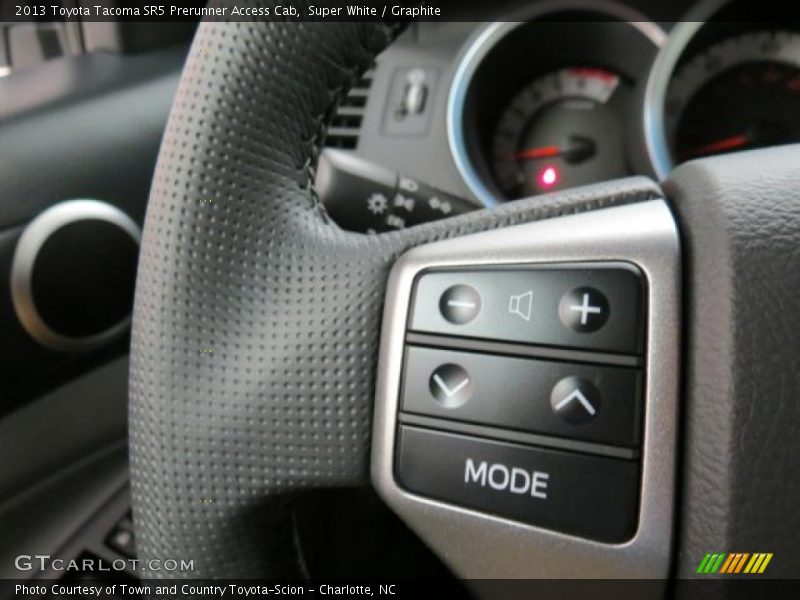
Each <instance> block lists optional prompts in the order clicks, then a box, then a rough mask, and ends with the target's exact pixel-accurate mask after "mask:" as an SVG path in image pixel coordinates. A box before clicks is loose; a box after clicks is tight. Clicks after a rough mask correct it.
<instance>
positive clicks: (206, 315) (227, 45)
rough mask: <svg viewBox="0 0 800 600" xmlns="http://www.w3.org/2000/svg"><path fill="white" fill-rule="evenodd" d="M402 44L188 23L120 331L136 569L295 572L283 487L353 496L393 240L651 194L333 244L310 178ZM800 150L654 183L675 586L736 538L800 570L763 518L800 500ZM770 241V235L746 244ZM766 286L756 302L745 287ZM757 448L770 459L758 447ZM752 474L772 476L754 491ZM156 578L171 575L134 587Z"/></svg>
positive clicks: (281, 26) (637, 192)
mask: <svg viewBox="0 0 800 600" xmlns="http://www.w3.org/2000/svg"><path fill="white" fill-rule="evenodd" d="M396 32H397V29H394V28H389V27H386V26H384V25H381V24H375V23H324V24H321V23H283V22H269V23H266V22H253V23H248V22H236V23H213V22H205V23H203V24H202V25H201V26H200V28H199V30H198V32H197V35H196V38H195V41H194V44H193V47H192V51H191V53H190V55H189V58H188V61H187V64H186V67H185V70H184V74H183V77H182V80H181V83H180V86H179V89H178V92H177V96H176V99H175V103H174V106H173V110H172V112H171V115H170V118H169V122H168V125H167V129H166V133H165V137H164V140H163V144H162V148H161V152H160V155H159V159H158V164H157V168H156V175H155V179H154V184H153V189H152V192H151V197H150V201H149V205H148V211H147V218H146V223H145V227H144V235H143V240H142V247H141V257H140V263H139V275H138V280H137V291H136V301H135V309H134V319H133V335H132V347H131V380H130V381H131V385H130V456H131V482H132V493H133V508H134V520H135V527H136V534H137V550H138V552H139V555H140V558H141V559H142V560H143V561H145V562H144V564H146V561H147V560H148V559H151V558H161V559H164V558H176V557H177V558H181V557H186V558H191V559H193V560H194V571H193V572H191V573H182V574H181V575H183V576H185V577H193V578H205V577H227V578H238V577H242V578H253V577H285V576H292V575H297V574H299V573H300V569H299V565H298V562H297V559H296V553H295V552H293V551H292V548H293V545H294V538H293V533H292V524H291V519H290V515H291V503H292V500H293V498H294V497H295V495H296V494H298V493H302V492H303V491H304V490H308V489H312V488H322V487H345V486H355V485H364V484H367V483H368V481H369V475H368V473H369V446H370V434H371V413H372V402H373V393H374V381H375V374H376V362H377V352H378V340H379V333H380V323H381V311H382V306H383V301H384V298H383V296H384V291H385V285H386V279H387V276H388V272H389V269H390V267H391V265H392V264H393V262H394V261H395V259H396V258H397V257H398V256H399V255H400V254H401V253H402V252H404V251H405V250H406V249H409V248H411V247H414V246H416V245H419V244H423V243H426V242H430V241H434V240H439V239H444V238H448V237H456V236H460V235H465V234H469V233H473V232H478V231H484V230H488V229H494V228H501V227H505V226H508V225H512V224H517V223H523V222H528V221H534V220H539V219H547V218H553V217H558V216H563V215H567V214H573V213H576V212H582V211H590V210H595V209H599V208H605V207H611V206H617V205H621V204H627V203H633V202H640V201H646V200H652V199H658V198H661V197H662V193H661V191H660V189H659V187H658V186H657V185H655V184H654V183H652V182H651V181H649V180H647V179H645V178H631V179H625V180H619V181H615V182H610V183H606V184H600V185H596V186H590V187H586V188H578V189H573V190H568V191H566V192H562V193H558V194H552V195H548V196H544V197H538V198H536V199H530V200H522V201H517V202H513V203H508V204H506V205H503V206H501V207H499V208H497V209H495V210H492V211H477V212H474V213H470V214H468V215H464V216H461V217H456V218H452V219H447V220H444V221H439V222H435V223H431V224H428V225H424V226H420V227H415V228H411V229H408V230H404V231H399V232H395V233H389V234H382V235H378V236H364V235H358V234H353V233H347V232H344V231H342V230H341V229H339V228H338V227H337V226H336V225H335V224H334V223H332V222H331V221H330V219H328V217H327V215H326V214H325V211H324V209H323V207H322V206H321V205H320V203H319V201H318V199H317V197H316V195H315V193H314V189H313V168H314V164H315V161H316V158H317V157H318V155H319V152H320V149H321V143H322V141H323V139H324V131H325V126H326V123H327V120H328V117H329V116H330V115H331V113H332V111H333V109H334V108H335V106H336V103H337V102H338V100H339V99H340V98H341V97H342V96H343V94H344V93H346V91H347V89H348V87H349V86H350V84H351V83H352V82H353V80H354V78H355V77H356V76H357V75H358V73H359V72H361V71H362V70H363V69H365V68H367V67H368V66H369V65H370V64H371V63H372V61H373V59H374V57H375V55H376V54H377V53H378V52H380V51H381V50H382V49H383V48H384V47H385V45H386V44H388V43H389V42H390V41H391V39H392V37H393V35H394V34H395V33H396ZM799 156H800V152H797V149H796V147H795V148H794V149H792V148H791V147H790V148H788V149H786V148H783V149H774V150H768V151H763V152H754V153H747V154H746V155H741V156H739V157H736V158H733V159H730V158H717V159H711V160H706V161H699V162H696V163H692V164H690V165H687V166H686V167H683V168H681V169H679V170H678V171H677V172H676V173H675V174H674V175H673V176H672V177H671V180H670V181H668V182H667V183H666V185H665V188H666V189H667V190H668V191H669V192H670V196H671V197H672V200H673V202H674V207H675V210H676V212H677V214H678V216H679V217H680V219H681V221H682V224H683V231H682V233H683V235H684V241H685V245H686V265H685V266H686V270H687V274H688V275H687V281H688V283H689V284H690V285H688V286H687V289H688V295H687V311H688V316H689V319H687V320H688V322H689V324H690V326H691V329H690V330H691V335H690V336H689V337H688V343H687V347H686V348H685V351H686V355H687V359H686V365H687V372H688V378H689V379H688V383H687V388H686V390H685V392H686V393H685V396H686V398H685V407H684V408H685V415H686V417H685V422H684V439H683V450H684V454H685V456H686V457H687V458H686V460H685V462H684V463H683V465H682V470H683V474H682V494H681V500H680V502H679V505H680V506H682V513H683V517H682V519H681V521H680V522H679V524H678V540H677V546H678V548H679V556H678V564H677V568H678V570H677V574H678V575H679V576H688V575H690V574H691V572H692V571H693V568H694V567H693V565H696V562H697V561H699V558H698V557H697V554H698V553H700V557H702V553H703V552H710V551H741V550H744V551H747V550H748V548H744V547H742V545H744V544H749V543H752V544H754V545H755V546H758V547H754V548H752V550H751V551H770V552H772V551H773V548H778V549H779V550H780V552H781V555H782V556H783V557H784V559H785V562H783V563H781V562H780V561H775V565H774V571H775V572H778V573H780V572H783V573H795V574H796V573H797V572H798V564H797V561H798V558H796V557H798V556H800V553H798V552H796V549H797V544H798V542H797V540H796V536H794V535H792V529H791V527H788V528H787V527H784V526H783V524H782V523H778V522H776V521H775V520H769V519H768V518H767V517H768V515H769V507H773V508H775V509H776V510H787V508H788V507H790V506H793V504H792V503H793V502H795V499H796V498H798V497H800V478H797V477H793V474H796V473H794V469H793V466H792V465H793V464H794V463H793V462H792V456H793V451H792V447H791V444H790V445H789V448H788V449H786V448H785V447H783V446H780V445H778V444H777V441H779V440H781V439H785V438H786V437H787V436H790V435H792V434H793V433H796V432H794V429H793V428H794V427H796V426H795V425H794V424H796V423H797V422H800V403H797V402H790V401H789V400H788V398H790V397H791V394H792V393H796V390H797V389H800V381H798V377H800V375H798V373H800V368H798V367H800V364H799V361H798V354H799V353H798V352H795V351H792V350H791V348H792V347H793V346H792V344H793V343H796V342H795V340H794V337H793V335H792V334H791V331H790V329H789V327H790V323H792V322H793V320H795V321H796V319H797V318H798V316H800V301H798V299H797V298H798V296H799V295H798V294H797V293H796V292H797V288H798V284H797V278H796V267H797V264H798V262H800V259H798V257H797V251H796V249H797V247H798V244H797V239H798V232H800V210H797V209H798V205H799V204H800V194H797V192H796V190H797V189H800V182H799V181H798V173H800V158H799ZM743 157H744V158H743ZM765 236H767V237H765ZM768 237H771V239H773V240H775V243H774V244H772V245H770V244H764V243H761V242H762V241H763V240H764V239H768ZM754 271H755V272H754ZM743 273H745V274H749V276H744V277H743V276H742V274H743ZM762 273H767V274H768V276H769V282H770V285H771V286H772V287H771V288H770V289H768V290H766V291H761V293H759V291H758V290H763V287H764V281H766V280H764V281H760V280H759V276H760V274H762ZM766 276H767V275H764V277H766ZM720 294H722V295H726V296H723V298H724V300H723V304H722V306H721V308H720V309H719V310H717V309H714V308H713V307H714V306H715V304H714V302H715V299H718V298H719V297H720ZM770 299H772V300H774V301H775V302H776V303H777V304H770V301H769V300H770ZM778 309H780V311H778ZM720 344H721V346H720ZM708 369H711V373H712V374H713V386H710V385H709V382H708V381H707V380H706V379H704V373H705V372H708ZM760 394H764V395H765V396H764V397H769V398H771V399H773V402H772V403H771V404H769V406H770V410H771V411H772V412H771V413H770V414H762V413H759V412H757V411H756V410H755V408H754V403H755V402H758V400H759V399H760V398H761V396H760ZM765 437H766V439H769V440H771V441H772V440H774V441H775V442H776V443H775V445H771V446H769V447H762V445H761V441H762V440H763V439H765ZM754 456H756V457H757V458H756V459H754V458H753V457H754ZM767 464H769V477H765V478H763V479H759V480H755V481H754V480H753V476H754V474H756V473H757V472H756V471H755V469H756V468H764V467H765V465H767ZM748 478H749V480H750V482H751V485H752V487H748V488H746V489H742V488H741V487H740V486H741V485H742V482H743V481H747V480H748ZM756 502H760V503H761V504H760V506H761V514H762V517H760V518H758V519H755V520H753V519H752V518H748V514H749V511H751V510H752V508H753V506H754V505H755V503H756ZM698 507H699V509H698ZM796 512H797V511H795V513H796ZM793 518H794V519H796V518H797V517H796V516H795V517H793ZM791 523H794V521H792V522H791ZM791 523H790V525H791ZM754 524H757V525H758V528H757V529H756V527H754V526H753V525H754ZM795 530H796V529H795ZM776 556H777V554H776ZM781 565H783V566H781ZM781 569H782V570H781ZM165 575H169V576H175V575H176V573H174V572H173V573H169V574H167V573H163V572H151V573H148V576H153V577H158V576H165Z"/></svg>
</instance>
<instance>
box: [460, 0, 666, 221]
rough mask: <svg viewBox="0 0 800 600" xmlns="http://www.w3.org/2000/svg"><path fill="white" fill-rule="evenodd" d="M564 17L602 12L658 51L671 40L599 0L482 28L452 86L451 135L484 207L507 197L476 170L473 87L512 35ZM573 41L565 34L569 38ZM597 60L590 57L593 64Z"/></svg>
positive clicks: (567, 2) (578, 0) (568, 1)
mask: <svg viewBox="0 0 800 600" xmlns="http://www.w3.org/2000/svg"><path fill="white" fill-rule="evenodd" d="M562 13H563V14H569V13H579V14H597V15H598V18H599V19H598V20H604V21H612V22H619V23H622V24H626V25H629V26H630V27H631V29H632V31H634V32H636V33H637V34H639V35H641V36H643V37H644V38H645V39H646V40H648V41H649V42H650V43H652V44H653V46H654V49H657V48H658V47H659V46H661V45H662V44H663V43H664V42H665V40H666V34H665V33H664V31H663V30H662V29H661V28H660V27H659V26H658V25H657V24H655V23H653V22H652V21H649V20H647V18H646V17H644V16H643V15H642V14H640V13H639V12H637V11H635V10H634V9H632V8H629V7H627V6H624V5H621V4H618V3H616V2H613V1H611V0H603V1H600V2H597V1H593V0H591V1H590V0H553V1H551V2H543V3H541V4H537V5H535V6H533V7H531V8H528V9H527V10H526V11H525V12H524V13H516V14H514V15H509V16H508V18H509V20H508V21H497V22H493V23H489V24H487V25H486V26H484V27H482V28H481V29H479V30H478V31H477V32H476V33H475V34H474V35H473V36H472V38H471V39H470V40H469V41H468V42H467V44H466V45H465V47H464V49H463V50H462V52H461V55H460V59H459V61H458V66H457V68H456V71H455V75H454V77H453V80H452V83H451V86H450V94H449V97H448V103H447V135H448V143H449V146H450V151H451V154H452V156H453V159H454V161H455V164H456V168H457V169H458V171H459V173H460V174H461V177H462V179H463V180H464V182H465V184H466V186H467V188H468V189H469V191H470V192H471V193H472V194H473V196H474V197H475V198H476V199H477V200H478V201H479V202H481V204H483V205H484V206H487V207H491V206H495V205H497V204H498V199H501V198H503V195H502V193H501V192H500V191H499V188H497V186H496V185H494V183H493V182H492V181H490V179H491V178H490V177H487V176H486V174H481V173H480V172H479V169H478V168H476V164H475V162H476V159H475V156H474V154H475V152H474V150H472V149H471V141H470V139H469V133H470V132H468V131H467V126H466V120H467V119H466V114H467V110H468V108H469V107H468V102H469V93H470V91H471V86H472V83H473V81H474V79H475V77H476V74H477V73H478V70H479V69H480V67H481V65H482V64H483V62H484V60H485V59H486V58H487V56H488V55H489V54H490V53H491V52H492V51H493V50H494V49H495V48H496V47H497V46H498V44H500V42H501V41H503V40H504V39H505V38H506V37H507V36H509V35H510V34H511V33H512V32H515V31H516V30H517V29H518V28H519V27H522V26H525V25H527V24H529V23H532V22H535V21H538V20H543V19H546V18H548V17H551V16H553V15H558V14H562ZM567 37H568V36H565V38H567ZM594 58H595V57H587V61H590V60H593V59H594ZM551 62H553V61H552V60H551ZM544 66H545V68H547V67H549V65H547V64H545V65H544ZM555 66H557V62H553V67H555ZM576 66H582V65H576ZM619 70H622V69H619ZM619 70H618V71H619ZM622 74H624V73H622ZM642 76H643V77H644V76H646V74H642ZM472 133H475V132H472ZM484 162H485V159H484ZM487 179H488V180H489V181H487Z"/></svg>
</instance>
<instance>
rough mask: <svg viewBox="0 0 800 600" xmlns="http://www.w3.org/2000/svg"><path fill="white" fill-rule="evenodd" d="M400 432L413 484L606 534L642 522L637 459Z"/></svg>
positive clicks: (625, 535)
mask: <svg viewBox="0 0 800 600" xmlns="http://www.w3.org/2000/svg"><path fill="white" fill-rule="evenodd" d="M399 435H400V440H399V452H398V457H397V472H396V476H397V479H398V481H399V483H400V485H401V486H402V487H403V488H405V489H407V490H409V491H411V492H414V493H417V494H421V495H423V496H429V497H431V498H435V499H438V500H444V501H447V502H452V503H454V504H458V505H460V506H465V507H468V508H473V509H477V510H480V511H485V512H487V513H491V514H494V515H499V516H501V517H506V518H509V519H514V520H517V521H522V522H525V523H530V524H532V525H537V526H541V527H546V528H548V529H554V530H557V531H562V532H564V533H570V534H574V535H579V536H583V537H587V538H591V539H595V540H600V541H603V542H613V543H619V542H623V541H625V540H628V539H630V538H631V537H632V536H633V534H634V532H635V530H636V523H637V520H638V519H637V507H638V487H639V482H638V480H639V466H638V464H637V463H636V462H634V461H626V460H617V459H612V458H603V457H595V456H589V455H582V454H573V453H570V452H562V451H557V450H548V449H543V448H536V447H529V446H521V445H517V444H508V443H504V442H495V441H488V440H482V439H479V438H471V437H467V436H462V435H456V434H449V433H441V432H436V431H429V430H425V429H418V428H415V427H408V426H402V427H401V428H400V432H399ZM432 457H435V460H432Z"/></svg>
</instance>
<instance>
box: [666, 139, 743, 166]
mask: <svg viewBox="0 0 800 600" xmlns="http://www.w3.org/2000/svg"><path fill="white" fill-rule="evenodd" d="M749 143H750V136H748V135H745V134H739V135H732V136H730V137H726V138H724V139H721V140H717V141H715V142H710V143H708V144H704V145H703V146H698V147H697V148H690V149H689V150H685V151H684V152H681V153H680V158H681V160H685V159H687V158H692V157H695V156H705V155H706V154H717V153H719V152H727V151H728V150H737V149H739V148H743V147H744V146H747V144H749Z"/></svg>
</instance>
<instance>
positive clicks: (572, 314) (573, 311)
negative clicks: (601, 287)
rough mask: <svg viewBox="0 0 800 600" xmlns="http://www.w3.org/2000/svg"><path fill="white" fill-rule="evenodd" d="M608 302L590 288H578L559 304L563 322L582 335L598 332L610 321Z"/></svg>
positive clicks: (564, 297)
mask: <svg viewBox="0 0 800 600" xmlns="http://www.w3.org/2000/svg"><path fill="white" fill-rule="evenodd" d="M608 311H609V308H608V300H606V297H605V296H603V294H601V293H600V292H599V291H598V290H596V289H594V288H590V287H580V288H576V289H574V290H572V291H570V292H567V293H566V294H564V296H563V297H562V298H561V302H559V304H558V316H559V317H560V318H561V322H562V323H563V324H564V325H566V326H567V327H569V328H570V329H573V330H575V331H577V332H580V333H591V332H592V331H597V330H598V329H600V328H601V327H602V326H603V325H605V324H606V321H608Z"/></svg>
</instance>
